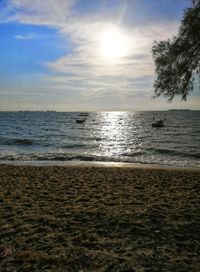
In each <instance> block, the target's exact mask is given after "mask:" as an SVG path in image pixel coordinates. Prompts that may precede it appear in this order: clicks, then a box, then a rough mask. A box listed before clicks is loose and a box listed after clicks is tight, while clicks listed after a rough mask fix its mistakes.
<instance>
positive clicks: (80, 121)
mask: <svg viewBox="0 0 200 272" xmlns="http://www.w3.org/2000/svg"><path fill="white" fill-rule="evenodd" d="M84 122H85V119H76V123H77V124H82V123H84Z"/></svg>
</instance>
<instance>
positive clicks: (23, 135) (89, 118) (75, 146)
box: [0, 110, 200, 168]
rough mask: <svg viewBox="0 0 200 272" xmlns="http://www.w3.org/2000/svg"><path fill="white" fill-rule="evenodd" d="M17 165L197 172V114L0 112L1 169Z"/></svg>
mask: <svg viewBox="0 0 200 272" xmlns="http://www.w3.org/2000/svg"><path fill="white" fill-rule="evenodd" d="M159 119H163V120H164V119H165V122H164V124H165V125H164V127H160V128H159V127H152V123H153V122H155V120H159ZM81 121H82V122H81ZM16 162H18V163H19V162H22V163H27V162H32V163H38V164H40V163H42V162H43V163H51V164H57V163H60V162H62V163H64V164H65V163H66V164H67V163H69V162H74V163H77V162H79V163H80V162H99V163H100V162H103V163H105V162H106V163H108V162H113V163H114V162H118V163H131V164H132V163H140V164H152V165H161V166H175V167H176V166H178V167H192V168H200V111H191V110H171V111H143V112H54V111H47V112H40V111H39V112H31V111H21V112H0V163H16Z"/></svg>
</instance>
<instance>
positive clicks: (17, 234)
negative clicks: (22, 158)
mask: <svg viewBox="0 0 200 272" xmlns="http://www.w3.org/2000/svg"><path fill="white" fill-rule="evenodd" d="M199 181H200V171H191V170H175V169H174V170H173V169H151V168H149V169H148V168H146V169H145V168H143V169H142V168H130V167H125V168H123V167H98V166H96V167H95V166H93V167H90V166H79V167H77V166H70V167H58V166H49V167H48V166H43V167H36V166H8V165H0V272H5V271H20V272H23V271H28V272H32V271H59V272H61V271H69V272H70V271H82V272H83V271H94V272H96V271H108V272H110V271H124V272H125V271H126V272H128V271H129V272H130V271H136V272H140V271H141V272H142V271H145V272H147V271H148V272H150V271H159V272H160V271H173V272H176V271H182V272H183V271H185V272H189V271H195V272H196V271H200V260H199V256H198V253H199V252H200V239H199V236H200V235H199V229H200V228H199V226H198V221H200V220H199V219H200V213H199Z"/></svg>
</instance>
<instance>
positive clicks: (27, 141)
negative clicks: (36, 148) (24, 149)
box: [5, 139, 34, 145]
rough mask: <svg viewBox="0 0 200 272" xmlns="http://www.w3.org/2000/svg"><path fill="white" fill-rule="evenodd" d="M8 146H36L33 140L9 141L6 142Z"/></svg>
mask: <svg viewBox="0 0 200 272" xmlns="http://www.w3.org/2000/svg"><path fill="white" fill-rule="evenodd" d="M5 144H6V145H32V144H34V142H33V140H31V139H8V140H6V141H5Z"/></svg>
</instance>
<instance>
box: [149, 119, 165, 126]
mask: <svg viewBox="0 0 200 272" xmlns="http://www.w3.org/2000/svg"><path fill="white" fill-rule="evenodd" d="M151 126H152V127H164V121H163V120H162V119H161V120H158V121H156V122H154V123H152V124H151Z"/></svg>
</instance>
